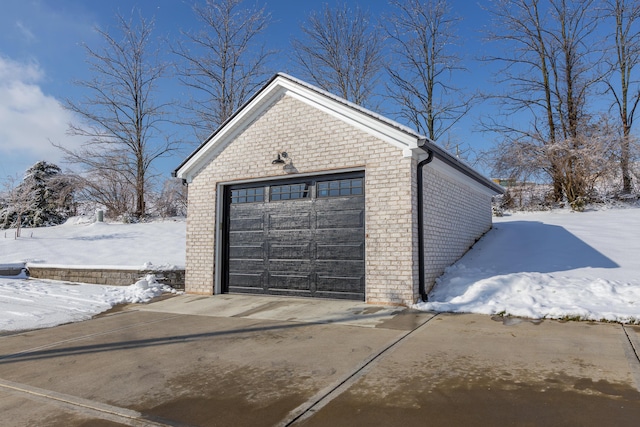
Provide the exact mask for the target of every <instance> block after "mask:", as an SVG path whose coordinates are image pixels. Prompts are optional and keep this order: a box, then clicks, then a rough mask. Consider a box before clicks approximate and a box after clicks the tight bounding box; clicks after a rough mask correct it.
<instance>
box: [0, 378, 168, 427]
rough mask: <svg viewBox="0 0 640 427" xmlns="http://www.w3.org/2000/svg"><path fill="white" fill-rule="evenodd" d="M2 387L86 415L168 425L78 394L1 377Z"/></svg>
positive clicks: (137, 425) (140, 425) (149, 426)
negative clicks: (65, 392) (64, 392)
mask: <svg viewBox="0 0 640 427" xmlns="http://www.w3.org/2000/svg"><path fill="white" fill-rule="evenodd" d="M0 389H3V390H6V391H8V392H10V393H13V394H19V395H22V396H23V397H26V398H28V399H31V400H39V401H45V402H46V403H48V404H53V405H56V406H61V407H64V408H68V409H71V410H73V411H75V412H79V413H82V414H84V415H86V416H90V417H95V418H98V419H102V420H107V421H113V422H117V423H120V424H124V425H127V426H133V427H167V426H168V424H162V423H158V422H155V421H150V420H146V419H144V418H143V417H144V416H143V414H141V413H140V412H137V411H132V410H131V409H126V408H121V407H118V406H113V405H108V404H105V403H100V402H95V401H92V400H88V399H83V398H80V397H76V396H70V395H67V394H63V393H58V392H55V391H51V390H45V389H41V388H38V387H33V386H30V385H26V384H19V383H15V382H12V381H8V380H4V379H1V378H0Z"/></svg>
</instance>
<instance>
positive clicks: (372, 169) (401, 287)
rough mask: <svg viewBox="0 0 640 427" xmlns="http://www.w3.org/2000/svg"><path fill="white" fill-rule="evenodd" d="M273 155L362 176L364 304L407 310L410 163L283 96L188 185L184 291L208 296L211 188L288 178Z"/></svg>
mask: <svg viewBox="0 0 640 427" xmlns="http://www.w3.org/2000/svg"><path fill="white" fill-rule="evenodd" d="M277 151H286V152H287V153H288V154H289V156H290V157H291V159H292V161H293V168H295V169H294V170H295V172H297V173H316V172H331V171H333V170H342V169H347V168H362V169H364V170H365V192H366V206H365V211H366V217H365V226H366V229H365V234H366V240H365V241H366V249H365V250H366V254H365V257H366V258H365V259H366V273H365V274H366V281H367V283H366V300H367V302H370V303H398V304H411V303H412V302H413V301H414V299H415V295H416V292H417V289H416V278H417V273H416V271H417V269H416V265H415V263H414V257H415V253H416V250H415V249H416V247H417V241H416V240H415V233H414V228H415V221H416V220H415V212H414V209H413V204H414V199H415V197H414V194H415V186H414V185H412V182H415V180H413V181H412V176H414V174H415V161H413V160H412V159H411V158H404V157H402V153H401V152H400V150H399V149H398V148H396V147H394V146H392V145H390V144H389V143H387V142H384V141H381V140H378V139H376V138H375V137H373V136H371V135H369V134H368V133H365V132H364V131H361V130H358V129H356V128H354V127H353V126H351V125H348V124H346V123H344V122H342V121H340V120H338V119H336V118H334V117H332V116H330V115H328V114H326V113H324V112H322V111H320V110H318V109H316V108H313V107H311V106H308V105H306V104H305V103H303V102H301V101H298V100H296V99H294V98H292V97H289V96H286V95H285V96H283V97H281V98H280V99H278V100H277V101H275V102H274V104H273V105H272V107H271V108H269V109H268V110H267V111H266V112H264V113H263V115H262V116H260V117H258V118H256V119H255V120H254V122H253V123H252V124H251V125H250V126H249V127H248V128H246V129H245V130H244V131H243V132H242V133H241V134H239V135H238V136H236V138H235V140H234V141H233V142H232V143H231V144H230V145H228V146H227V148H226V149H224V150H223V151H222V152H221V153H219V154H218V155H217V156H216V157H215V158H214V159H213V160H212V161H211V162H210V163H209V164H207V165H206V166H204V167H203V169H202V170H200V171H199V173H198V174H197V175H196V176H195V178H194V179H193V182H191V183H190V184H189V207H188V209H189V212H188V219H187V253H186V265H187V271H186V290H187V292H190V293H200V294H212V293H213V289H214V276H215V269H216V266H215V265H214V264H215V263H214V257H215V250H214V248H215V244H216V242H215V220H216V218H215V215H216V199H217V197H216V187H217V184H218V183H219V182H224V183H228V182H232V181H237V180H253V179H260V178H266V177H276V176H280V177H284V176H286V175H287V173H286V172H285V171H284V170H283V167H282V166H281V165H273V164H271V161H272V160H273V159H274V158H275V155H276V152H277ZM290 170H291V169H290Z"/></svg>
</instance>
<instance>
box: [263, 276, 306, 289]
mask: <svg viewBox="0 0 640 427" xmlns="http://www.w3.org/2000/svg"><path fill="white" fill-rule="evenodd" d="M269 289H270V290H276V291H277V290H280V291H286V290H287V289H291V290H297V291H300V290H305V291H309V290H310V289H311V274H305V275H295V274H273V273H271V274H269Z"/></svg>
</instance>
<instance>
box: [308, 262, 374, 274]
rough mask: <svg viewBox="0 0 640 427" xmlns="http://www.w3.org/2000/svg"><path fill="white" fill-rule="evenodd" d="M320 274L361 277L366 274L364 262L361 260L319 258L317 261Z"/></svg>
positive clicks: (316, 266)
mask: <svg viewBox="0 0 640 427" xmlns="http://www.w3.org/2000/svg"><path fill="white" fill-rule="evenodd" d="M315 269H316V272H317V273H318V275H324V276H339V277H355V276H357V277H359V276H361V275H364V264H363V262H362V261H360V260H336V259H332V260H328V261H322V260H318V261H316V263H315Z"/></svg>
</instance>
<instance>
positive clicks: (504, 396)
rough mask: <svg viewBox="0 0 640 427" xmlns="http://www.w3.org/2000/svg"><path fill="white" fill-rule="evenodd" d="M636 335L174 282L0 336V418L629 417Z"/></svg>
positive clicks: (214, 422)
mask: <svg viewBox="0 0 640 427" xmlns="http://www.w3.org/2000/svg"><path fill="white" fill-rule="evenodd" d="M634 346H635V349H634ZM639 349H640V329H639V328H638V327H634V326H627V327H623V326H621V325H617V324H605V323H590V322H565V323H562V322H557V321H542V322H531V321H523V320H519V319H512V318H504V319H503V318H495V319H492V318H490V317H488V316H480V315H453V314H439V315H434V314H431V313H421V312H414V311H411V310H406V309H402V308H398V307H381V306H371V305H365V304H362V303H354V302H346V301H327V300H308V299H294V298H274V297H258V296H236V295H220V296H214V297H201V296H193V295H185V296H179V297H173V298H169V299H166V300H162V301H158V302H154V303H151V304H147V305H142V306H140V305H132V306H128V307H125V308H124V309H122V310H120V311H114V312H111V313H109V314H107V315H103V316H100V317H98V318H96V319H93V320H90V321H86V322H82V323H76V324H69V325H63V326H59V327H56V328H51V329H44V330H37V331H31V332H25V333H21V334H14V335H6V336H3V337H0V425H2V426H121V425H128V426H288V425H305V426H341V425H342V426H365V425H366V426H371V425H380V426H388V425H402V426H413V425H416V426H423V425H429V426H431V425H434V426H440V425H442V426H444V425H447V426H451V425H495V424H505V425H541V426H543V425H544V426H547V425H583V426H588V425H594V426H596V425H597V426H602V425H617V426H626V425H629V426H632V425H633V426H635V425H637V423H638V419H640V392H639V387H640V361H639V360H638V356H637V351H638V350H639Z"/></svg>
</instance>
